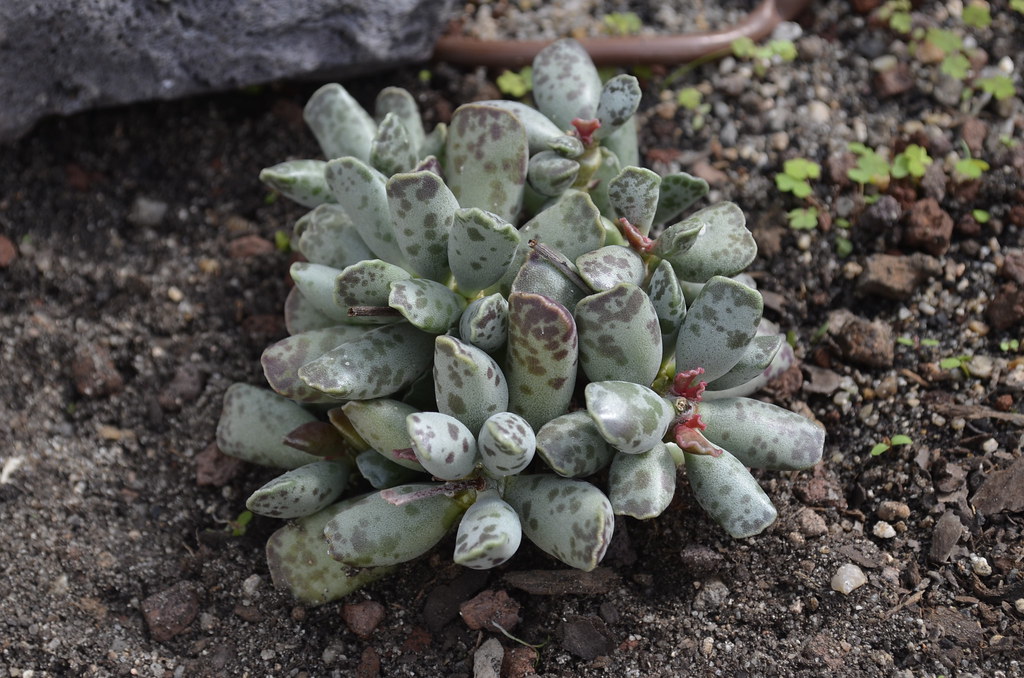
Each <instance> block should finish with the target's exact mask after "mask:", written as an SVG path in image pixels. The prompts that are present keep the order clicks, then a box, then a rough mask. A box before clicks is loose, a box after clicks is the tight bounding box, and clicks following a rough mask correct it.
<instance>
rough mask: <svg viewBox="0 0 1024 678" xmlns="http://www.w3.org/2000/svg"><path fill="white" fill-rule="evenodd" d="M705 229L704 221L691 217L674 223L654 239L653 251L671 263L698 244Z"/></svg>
mask: <svg viewBox="0 0 1024 678" xmlns="http://www.w3.org/2000/svg"><path fill="white" fill-rule="evenodd" d="M703 229H704V224H703V223H702V222H700V221H693V220H691V219H684V220H683V221H680V222H677V223H675V224H672V225H671V226H668V227H667V228H666V229H665V230H664V231H662V232H661V235H659V236H658V238H657V239H656V240H655V241H654V244H653V245H652V246H651V253H652V254H654V255H655V256H658V257H661V258H662V259H664V260H665V261H668V262H670V263H671V262H673V261H675V260H677V259H680V258H682V256H683V255H684V254H686V253H687V252H689V251H690V249H691V248H692V247H693V246H694V245H695V244H696V242H697V238H698V237H699V236H700V235H701V233H702V232H703Z"/></svg>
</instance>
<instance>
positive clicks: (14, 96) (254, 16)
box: [0, 0, 454, 141]
mask: <svg viewBox="0 0 1024 678" xmlns="http://www.w3.org/2000/svg"><path fill="white" fill-rule="evenodd" d="M453 4H454V0H441V1H439V2H438V1H435V0H391V1H390V2H377V0H300V1H299V2H288V1H286V0H265V1H264V2H247V1H244V0H225V1H224V2H211V3H205V2H172V1H171V0H161V1H159V2H153V1H152V0H40V1H39V2H32V3H21V2H14V3H11V2H4V3H0V101H3V102H4V106H3V107H2V108H0V141H10V140H13V139H15V138H17V137H18V136H19V135H20V134H23V133H24V132H26V131H28V129H29V128H30V127H31V126H32V125H33V124H34V123H35V122H36V121H37V120H38V119H40V118H41V117H43V116H45V115H49V114H54V113H56V114H61V115H67V114H70V113H75V112H77V111H81V110H85V109H88V108H93V107H98V106H110V105H114V104H123V103H129V102H134V101H143V100H148V99H173V98H176V97H182V96H186V95H191V94H197V93H200V92H211V91H218V90H227V89H234V88H238V87H244V86H247V85H256V84H260V83H266V82H271V81H273V80H279V79H283V78H299V77H302V78H311V79H325V78H340V77H351V76H353V75H356V74H360V73H366V72H370V71H373V70H380V69H383V68H386V67H390V66H394V65H397V64H401V63H407V62H413V61H418V60H423V59H426V58H428V57H429V56H430V53H431V51H432V49H433V45H434V41H435V39H436V38H437V36H438V35H439V34H440V31H441V29H442V28H443V26H444V25H445V21H446V20H447V18H448V17H449V15H450V11H451V7H452V5H453Z"/></svg>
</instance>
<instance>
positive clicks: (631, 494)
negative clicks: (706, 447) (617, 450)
mask: <svg viewBox="0 0 1024 678" xmlns="http://www.w3.org/2000/svg"><path fill="white" fill-rule="evenodd" d="M675 492H676V465H675V462H674V461H673V460H672V453H671V452H669V450H668V448H667V447H666V446H665V444H664V443H658V444H657V445H655V446H654V447H653V448H652V449H650V450H648V451H647V452H642V453H640V454H617V455H615V459H613V460H612V466H611V468H610V469H609V470H608V500H609V501H611V503H612V510H614V511H615V515H617V516H632V517H633V518H638V519H640V520H647V519H648V518H656V517H658V516H660V515H661V513H662V511H664V510H665V509H666V508H668V505H669V504H670V503H671V502H672V497H673V496H674V495H675Z"/></svg>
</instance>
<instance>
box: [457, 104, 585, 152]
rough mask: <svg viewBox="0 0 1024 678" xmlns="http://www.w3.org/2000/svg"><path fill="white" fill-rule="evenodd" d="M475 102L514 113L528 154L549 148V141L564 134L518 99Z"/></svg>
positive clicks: (535, 110)
mask: <svg viewBox="0 0 1024 678" xmlns="http://www.w3.org/2000/svg"><path fill="white" fill-rule="evenodd" d="M476 103H478V104H481V105H483V106H488V107H490V108H500V109H502V110H505V111H508V112H509V113H511V114H512V115H514V116H515V117H516V118H517V119H518V120H519V122H520V123H522V125H523V128H524V129H525V130H526V138H527V143H528V144H529V148H530V155H534V154H536V153H540V152H541V151H547V150H549V149H550V143H551V141H552V140H553V139H557V138H559V137H561V136H563V134H564V132H563V131H562V130H561V129H559V128H558V125H556V124H555V123H553V122H551V120H549V119H548V118H547V116H545V115H544V114H543V113H541V112H540V111H538V110H537V109H536V108H533V107H532V106H527V105H526V104H524V103H520V102H518V101H506V100H505V99H488V100H487V101H478V102H476ZM581 152H582V149H581Z"/></svg>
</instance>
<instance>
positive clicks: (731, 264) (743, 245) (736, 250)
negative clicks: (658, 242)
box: [659, 202, 757, 282]
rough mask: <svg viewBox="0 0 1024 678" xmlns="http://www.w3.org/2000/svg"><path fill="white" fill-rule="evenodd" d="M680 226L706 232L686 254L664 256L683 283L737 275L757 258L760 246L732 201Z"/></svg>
mask: <svg viewBox="0 0 1024 678" xmlns="http://www.w3.org/2000/svg"><path fill="white" fill-rule="evenodd" d="M680 223H683V224H687V225H688V226H690V225H692V226H700V227H701V228H702V229H703V231H702V232H701V233H700V235H698V236H697V239H696V242H694V243H693V247H691V248H689V249H688V250H687V251H686V252H685V253H683V254H680V255H679V256H673V257H672V258H671V259H669V257H668V256H665V257H664V258H666V259H669V260H670V261H671V262H672V266H673V267H674V268H675V269H676V274H677V275H678V276H679V278H680V279H681V280H689V281H692V282H706V281H708V280H710V279H711V278H713V277H714V276H716V275H721V276H730V275H735V274H737V273H739V272H740V271H742V270H743V269H744V268H746V267H747V266H748V265H749V264H750V262H752V261H753V260H754V257H755V256H757V243H755V242H754V236H752V235H751V234H750V231H748V230H747V227H746V219H745V218H744V217H743V212H742V211H740V208H739V207H737V206H736V205H735V204H733V203H731V202H720V203H718V204H716V205H712V206H711V207H705V208H704V209H702V210H700V211H699V212H696V213H694V214H693V215H692V216H690V217H688V218H687V219H685V220H684V221H682V222H680ZM659 256H662V255H660V254H659Z"/></svg>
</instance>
